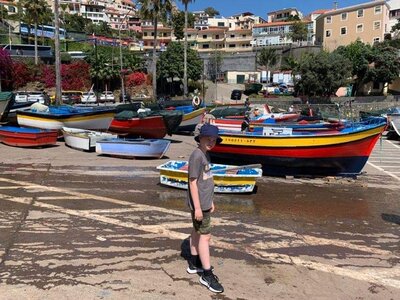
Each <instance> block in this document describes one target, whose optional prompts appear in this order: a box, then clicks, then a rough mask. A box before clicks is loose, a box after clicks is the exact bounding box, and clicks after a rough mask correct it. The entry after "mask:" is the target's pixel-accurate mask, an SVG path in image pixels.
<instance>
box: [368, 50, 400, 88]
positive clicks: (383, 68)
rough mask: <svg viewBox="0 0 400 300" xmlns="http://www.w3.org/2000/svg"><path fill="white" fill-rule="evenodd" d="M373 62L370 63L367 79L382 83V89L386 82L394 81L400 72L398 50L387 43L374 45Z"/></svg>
mask: <svg viewBox="0 0 400 300" xmlns="http://www.w3.org/2000/svg"><path fill="white" fill-rule="evenodd" d="M372 52H373V63H372V64H371V65H370V68H369V70H368V74H367V76H366V79H367V80H369V81H372V82H375V83H382V90H381V92H382V91H383V88H384V87H385V84H386V83H392V82H393V80H395V79H396V78H397V77H399V74H400V60H399V55H398V50H397V49H395V48H393V47H391V46H389V45H388V44H386V43H379V44H376V45H374V46H373V47H372Z"/></svg>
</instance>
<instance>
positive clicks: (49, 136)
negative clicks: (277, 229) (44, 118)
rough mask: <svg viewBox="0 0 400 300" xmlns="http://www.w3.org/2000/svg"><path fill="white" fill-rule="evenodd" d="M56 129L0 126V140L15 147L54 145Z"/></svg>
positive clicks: (56, 134)
mask: <svg viewBox="0 0 400 300" xmlns="http://www.w3.org/2000/svg"><path fill="white" fill-rule="evenodd" d="M57 136H58V133H57V131H56V130H47V129H38V128H26V127H16V126H0V142H1V143H3V144H6V145H9V146H15V147H43V146H50V145H55V144H56V143H57Z"/></svg>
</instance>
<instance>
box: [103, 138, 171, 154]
mask: <svg viewBox="0 0 400 300" xmlns="http://www.w3.org/2000/svg"><path fill="white" fill-rule="evenodd" d="M170 144H171V142H170V141H169V140H164V139H123V138H111V139H104V140H100V141H97V142H96V152H97V153H99V154H104V155H112V156H121V157H130V158H133V157H148V158H161V157H163V156H164V154H165V153H166V152H167V150H168V148H169V146H170Z"/></svg>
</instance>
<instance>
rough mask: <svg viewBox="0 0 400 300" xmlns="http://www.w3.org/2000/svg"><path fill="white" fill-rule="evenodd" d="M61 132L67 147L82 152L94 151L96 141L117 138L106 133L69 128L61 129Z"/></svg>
mask: <svg viewBox="0 0 400 300" xmlns="http://www.w3.org/2000/svg"><path fill="white" fill-rule="evenodd" d="M61 131H62V133H63V136H64V141H65V144H66V145H67V146H69V147H71V148H74V149H78V150H84V151H94V150H95V148H96V142H97V141H100V140H103V139H107V138H116V137H118V136H117V135H116V134H111V133H107V132H100V131H92V130H85V129H79V128H70V127H63V128H62V130H61Z"/></svg>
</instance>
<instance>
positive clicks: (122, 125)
mask: <svg viewBox="0 0 400 300" xmlns="http://www.w3.org/2000/svg"><path fill="white" fill-rule="evenodd" d="M109 131H112V132H115V133H118V134H125V135H129V136H137V137H142V138H147V139H162V138H163V137H165V136H166V134H167V128H166V126H165V122H164V118H163V116H147V117H144V118H139V117H134V118H130V119H126V120H123V119H117V118H114V119H113V120H112V122H111V125H110V128H109Z"/></svg>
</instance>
